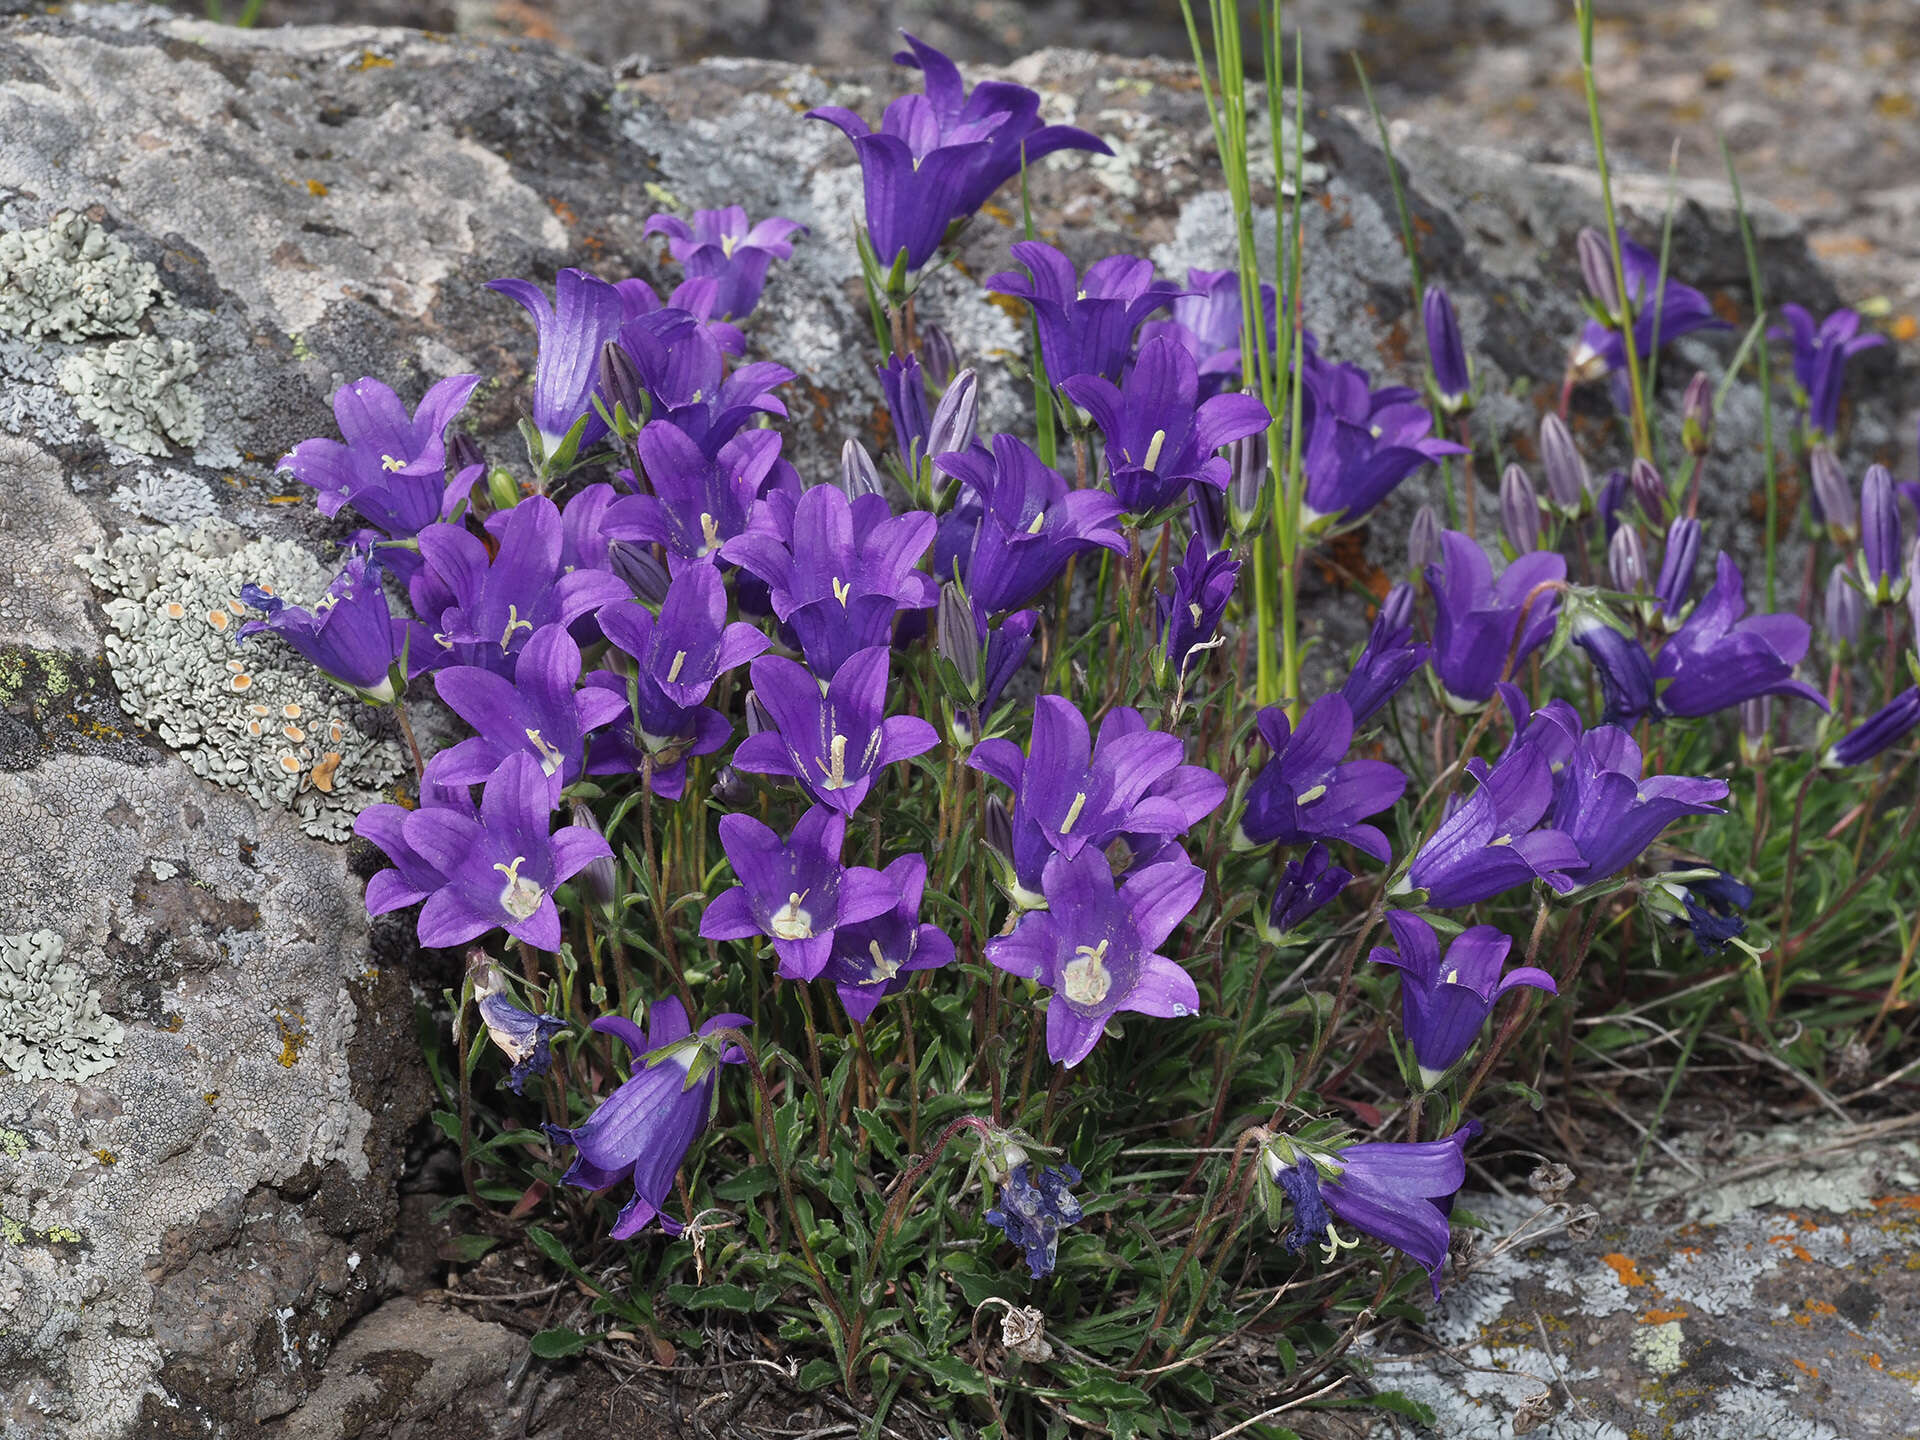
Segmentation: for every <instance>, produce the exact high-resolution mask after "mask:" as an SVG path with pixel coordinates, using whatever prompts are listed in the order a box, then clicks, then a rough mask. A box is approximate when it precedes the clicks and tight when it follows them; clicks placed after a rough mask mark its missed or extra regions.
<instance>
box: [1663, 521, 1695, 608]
mask: <svg viewBox="0 0 1920 1440" xmlns="http://www.w3.org/2000/svg"><path fill="white" fill-rule="evenodd" d="M1699 558H1700V522H1699V521H1698V520H1695V519H1692V518H1690V517H1688V516H1684V515H1683V516H1681V517H1679V518H1678V519H1676V520H1675V521H1674V522H1673V523H1672V524H1671V525H1669V526H1667V544H1666V548H1665V549H1664V550H1662V551H1661V552H1660V578H1659V580H1658V581H1656V582H1655V584H1654V587H1653V588H1654V593H1655V594H1657V595H1658V596H1659V597H1660V610H1661V613H1662V614H1663V615H1664V616H1665V617H1666V619H1667V620H1669V621H1671V622H1676V623H1677V622H1678V621H1679V619H1680V612H1681V610H1683V609H1684V608H1686V603H1687V597H1688V596H1689V595H1691V594H1692V593H1693V568H1694V565H1695V564H1696V563H1697V562H1698V560H1699ZM1667 628H1669V629H1671V628H1672V625H1671V624H1670V625H1669V626H1668V627H1667Z"/></svg>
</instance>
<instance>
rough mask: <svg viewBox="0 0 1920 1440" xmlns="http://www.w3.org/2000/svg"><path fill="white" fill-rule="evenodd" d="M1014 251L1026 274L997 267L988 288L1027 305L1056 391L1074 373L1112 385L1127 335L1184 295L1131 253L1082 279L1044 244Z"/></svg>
mask: <svg viewBox="0 0 1920 1440" xmlns="http://www.w3.org/2000/svg"><path fill="white" fill-rule="evenodd" d="M1012 248H1013V258H1014V259H1015V260H1016V261H1018V262H1019V263H1020V264H1021V265H1023V266H1025V267H1026V269H1027V272H1028V273H1027V274H1026V275H1022V274H1020V273H1019V272H1018V271H1015V270H1003V271H1001V272H1000V273H999V274H997V275H990V276H988V277H987V289H989V290H991V291H992V292H993V293H994V294H996V295H1011V296H1013V297H1014V298H1015V299H1019V300H1024V301H1026V302H1027V304H1028V305H1029V306H1031V307H1032V309H1033V318H1034V323H1035V324H1036V325H1037V326H1038V327H1039V330H1040V354H1041V357H1042V358H1043V359H1044V360H1045V361H1046V365H1047V378H1048V379H1049V380H1050V381H1051V382H1052V383H1053V384H1054V385H1056V386H1064V385H1065V384H1066V383H1067V381H1069V380H1071V379H1073V378H1074V377H1075V376H1079V375H1101V376H1105V377H1106V378H1107V379H1108V380H1118V379H1119V378H1120V372H1121V370H1122V369H1123V368H1124V367H1125V365H1126V363H1127V359H1128V357H1129V356H1130V355H1131V354H1132V353H1133V332H1134V331H1136V330H1138V329H1139V328H1140V322H1141V321H1142V320H1144V319H1146V318H1147V316H1149V315H1151V314H1152V313H1153V312H1154V311H1155V310H1159V309H1163V308H1165V307H1166V306H1167V305H1169V304H1171V303H1172V302H1173V301H1174V299H1176V298H1177V297H1178V296H1180V295H1182V294H1184V293H1185V292H1183V291H1182V290H1181V289H1180V287H1179V286H1177V285H1173V284H1170V283H1168V282H1167V281H1164V280H1155V279H1154V278H1153V262H1152V261H1151V260H1141V259H1138V258H1137V257H1135V256H1132V255H1109V256H1108V257H1107V258H1106V259H1104V260H1096V261H1095V262H1094V263H1093V264H1092V265H1090V266H1089V267H1088V268H1087V273H1086V274H1085V275H1084V276H1082V275H1081V274H1080V272H1079V271H1077V270H1075V269H1074V267H1073V262H1072V261H1071V260H1069V259H1068V258H1067V257H1066V256H1065V255H1063V254H1061V253H1060V252H1059V251H1058V250H1056V249H1054V248H1053V246H1051V245H1048V244H1046V243H1045V242H1044V241H1040V240H1019V241H1015V242H1014V245H1013V247H1012ZM1142 453H1144V449H1143V451H1142Z"/></svg>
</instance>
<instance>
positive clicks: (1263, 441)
mask: <svg viewBox="0 0 1920 1440" xmlns="http://www.w3.org/2000/svg"><path fill="white" fill-rule="evenodd" d="M1227 459H1228V462H1229V463H1230V464H1231V465H1232V466H1233V478H1232V479H1231V480H1229V481H1228V482H1227V514H1228V516H1229V517H1230V518H1231V519H1232V521H1233V528H1234V530H1235V531H1236V532H1238V533H1239V534H1241V535H1244V534H1246V533H1247V531H1249V530H1251V529H1252V528H1253V527H1254V525H1255V524H1257V523H1258V521H1259V518H1260V495H1261V491H1262V490H1264V489H1265V488H1266V483H1267V437H1266V432H1264V431H1257V432H1255V433H1254V434H1252V435H1249V436H1247V437H1246V438H1245V439H1243V440H1236V441H1234V442H1233V444H1231V445H1229V446H1228V447H1227ZM1203 488H1204V487H1203ZM1213 548H1215V549H1218V548H1219V547H1218V546H1214V547H1213Z"/></svg>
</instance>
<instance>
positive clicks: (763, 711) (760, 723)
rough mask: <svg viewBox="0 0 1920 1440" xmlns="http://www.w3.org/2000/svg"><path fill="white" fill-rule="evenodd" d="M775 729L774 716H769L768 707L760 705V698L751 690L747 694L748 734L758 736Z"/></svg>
mask: <svg viewBox="0 0 1920 1440" xmlns="http://www.w3.org/2000/svg"><path fill="white" fill-rule="evenodd" d="M773 728H774V724H773V716H772V715H770V714H768V713H767V707H766V706H764V705H762V704H761V703H760V697H759V696H758V695H755V694H754V693H753V692H752V691H751V690H749V691H748V692H747V734H749V735H758V734H759V733H760V732H761V731H762V730H771V729H773Z"/></svg>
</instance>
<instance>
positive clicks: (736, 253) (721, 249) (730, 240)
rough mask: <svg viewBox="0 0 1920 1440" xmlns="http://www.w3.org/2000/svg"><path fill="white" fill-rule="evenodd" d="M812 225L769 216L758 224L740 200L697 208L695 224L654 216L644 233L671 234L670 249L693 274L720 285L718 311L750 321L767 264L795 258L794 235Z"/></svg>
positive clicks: (648, 221) (694, 217)
mask: <svg viewBox="0 0 1920 1440" xmlns="http://www.w3.org/2000/svg"><path fill="white" fill-rule="evenodd" d="M806 228H807V227H806V226H804V225H802V224H801V223H800V222H799V221H797V220H783V219H781V218H780V217H779V216H778V215H773V216H769V217H768V218H767V219H765V220H762V221H761V222H760V223H759V224H758V225H751V226H750V225H748V224H747V212H746V211H745V210H744V209H743V208H742V207H740V206H738V205H729V206H727V207H725V208H724V209H720V210H696V211H694V212H693V223H692V224H688V223H687V222H686V221H685V220H682V219H681V218H680V217H679V216H678V215H649V216H648V217H647V228H646V229H645V230H644V231H643V232H642V234H643V235H665V236H666V237H667V253H668V254H669V255H671V256H673V258H674V259H675V260H678V261H679V262H680V264H681V267H682V268H683V269H685V271H686V272H687V274H688V275H689V276H696V277H700V278H704V279H709V280H712V281H713V282H714V284H715V285H716V286H717V287H718V294H717V296H716V298H715V300H714V307H713V308H714V313H715V314H716V315H719V316H720V317H721V318H723V319H726V318H731V319H735V320H744V319H745V318H746V317H747V316H748V315H751V314H752V313H753V307H754V306H756V305H758V304H759V303H760V292H761V290H762V289H763V288H764V287H765V286H766V283H767V268H768V267H769V266H770V265H772V264H773V262H774V261H775V260H786V259H790V258H791V257H792V255H793V237H794V235H795V234H797V233H800V232H802V231H804V230H805V229H806Z"/></svg>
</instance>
